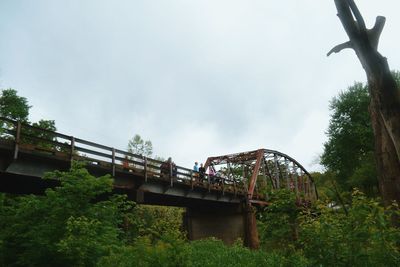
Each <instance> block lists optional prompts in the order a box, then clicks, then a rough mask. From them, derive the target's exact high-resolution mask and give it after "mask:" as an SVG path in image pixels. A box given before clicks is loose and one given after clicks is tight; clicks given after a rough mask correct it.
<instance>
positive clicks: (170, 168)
mask: <svg viewBox="0 0 400 267" xmlns="http://www.w3.org/2000/svg"><path fill="white" fill-rule="evenodd" d="M169 179H170V185H171V187H172V186H173V185H174V180H173V177H172V162H171V163H170V164H169Z"/></svg>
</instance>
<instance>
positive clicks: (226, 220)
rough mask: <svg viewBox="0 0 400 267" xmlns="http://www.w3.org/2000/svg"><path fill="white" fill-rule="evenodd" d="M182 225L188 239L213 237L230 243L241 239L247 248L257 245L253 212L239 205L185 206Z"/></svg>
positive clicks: (254, 247) (256, 246) (253, 247)
mask: <svg viewBox="0 0 400 267" xmlns="http://www.w3.org/2000/svg"><path fill="white" fill-rule="evenodd" d="M184 225H185V230H186V231H187V234H188V238H189V240H199V239H204V238H208V237H215V238H218V239H220V240H222V241H223V242H224V243H225V244H227V245H232V244H233V243H234V242H235V241H236V240H238V239H241V240H242V241H243V244H244V245H245V246H247V247H249V248H252V249H256V248H258V247H259V241H258V232H257V223H256V217H255V213H254V211H253V210H252V209H251V208H250V209H248V208H247V207H242V206H241V205H238V206H237V207H235V208H229V209H211V210H210V209H198V208H187V209H186V213H185V215H184Z"/></svg>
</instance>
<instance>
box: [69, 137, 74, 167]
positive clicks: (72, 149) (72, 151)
mask: <svg viewBox="0 0 400 267" xmlns="http://www.w3.org/2000/svg"><path fill="white" fill-rule="evenodd" d="M74 154H75V137H73V136H71V155H70V161H71V164H72V161H73V160H74Z"/></svg>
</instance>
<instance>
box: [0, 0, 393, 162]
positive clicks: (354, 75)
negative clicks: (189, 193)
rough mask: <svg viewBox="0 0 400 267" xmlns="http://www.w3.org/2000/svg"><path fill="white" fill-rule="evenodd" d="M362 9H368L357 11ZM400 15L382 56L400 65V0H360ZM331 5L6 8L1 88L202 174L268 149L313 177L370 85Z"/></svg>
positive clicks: (104, 138)
mask: <svg viewBox="0 0 400 267" xmlns="http://www.w3.org/2000/svg"><path fill="white" fill-rule="evenodd" d="M359 2H360V1H359ZM359 6H360V9H361V11H362V12H363V14H365V18H366V20H367V22H368V25H370V24H371V23H372V22H373V21H374V17H375V16H376V15H378V14H385V15H386V16H387V18H388V21H387V26H386V28H385V30H384V32H383V35H382V41H381V44H380V47H381V50H382V52H383V54H384V55H385V56H387V57H388V58H389V62H390V64H391V66H392V67H393V68H398V66H399V63H400V54H399V53H397V46H398V42H399V39H398V37H397V36H398V35H397V29H396V25H399V23H400V21H399V20H400V18H399V17H398V16H397V10H398V9H399V7H400V4H399V3H398V1H395V0H390V1H384V2H382V1H381V2H371V3H370V2H368V3H367V2H366V1H364V2H360V3H359ZM335 13H336V10H335V7H334V3H333V1H313V0H305V1H297V0H291V1H261V0H259V1H247V2H244V1H227V0H221V1H211V0H209V1H179V0H175V1H174V0H173V1H133V2H132V1H122V0H121V1H114V2H113V3H111V2H109V1H84V2H82V1H44V0H43V1H35V3H33V2H29V1H22V2H17V1H11V0H6V1H1V3H0V15H1V16H0V36H2V42H1V43H0V86H1V87H3V88H4V87H13V88H16V89H17V90H18V91H19V94H20V95H22V96H25V97H27V98H28V100H29V102H30V104H31V105H33V108H32V111H31V119H32V120H39V119H41V118H46V119H55V120H56V123H57V126H58V129H59V131H61V132H65V133H67V134H70V135H74V136H77V137H81V138H84V139H89V140H92V141H94V142H98V143H103V144H105V145H109V146H114V147H117V148H122V149H125V148H126V145H127V142H128V140H129V139H130V138H131V137H132V136H133V135H134V134H136V133H138V134H140V135H142V137H143V138H144V139H146V140H147V139H150V140H151V141H152V142H153V145H154V150H155V152H156V154H157V155H159V156H163V157H168V156H172V157H174V158H175V159H176V162H177V163H178V164H182V165H184V166H187V167H191V165H192V163H193V162H194V161H195V160H198V161H204V160H205V159H206V157H207V156H210V155H219V154H225V153H234V152H239V151H247V150H252V149H257V148H260V147H265V148H271V149H278V150H282V152H284V153H286V154H289V155H291V156H293V157H294V158H296V159H297V160H298V161H299V162H300V163H302V164H304V166H305V167H306V168H311V169H313V168H317V169H318V168H319V167H318V166H314V165H313V164H312V161H313V159H314V158H315V155H317V154H319V153H321V151H322V143H323V141H324V140H325V135H324V131H325V129H326V127H327V124H328V120H329V110H328V103H329V100H330V99H331V98H332V97H333V96H334V95H336V94H337V93H338V92H339V91H341V90H344V89H346V88H347V87H348V86H349V85H352V84H353V82H354V81H356V80H357V81H365V74H364V73H363V70H362V68H361V66H360V64H359V62H358V61H357V58H356V56H355V54H354V52H352V51H350V50H349V51H343V52H342V53H340V54H339V55H332V56H331V57H329V58H327V57H326V56H325V54H326V52H327V51H329V49H330V48H331V47H333V46H334V45H336V44H337V43H340V42H342V41H345V40H346V39H347V37H346V35H345V32H344V30H343V29H342V27H341V25H340V22H339V20H338V19H337V17H336V16H335Z"/></svg>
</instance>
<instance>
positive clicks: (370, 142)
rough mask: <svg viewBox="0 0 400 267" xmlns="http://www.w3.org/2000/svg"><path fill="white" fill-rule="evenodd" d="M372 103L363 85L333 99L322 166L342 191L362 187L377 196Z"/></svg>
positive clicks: (349, 89)
mask: <svg viewBox="0 0 400 267" xmlns="http://www.w3.org/2000/svg"><path fill="white" fill-rule="evenodd" d="M369 102H370V98H369V94H368V88H367V87H366V86H364V85H363V84H361V83H355V84H354V85H353V86H350V87H349V88H348V90H347V91H345V92H342V93H340V94H339V96H338V97H334V98H333V100H332V101H331V103H330V109H331V110H332V111H333V113H332V115H331V120H330V122H329V127H328V131H327V135H328V141H327V142H326V143H325V144H324V152H323V154H322V156H321V163H322V165H324V166H325V167H326V168H327V171H328V172H331V173H333V174H334V175H335V179H336V180H337V182H338V183H339V185H341V186H342V188H344V189H346V190H347V189H348V190H350V189H351V188H352V187H359V188H361V189H362V190H363V191H365V192H367V193H369V194H374V193H376V192H377V178H376V169H375V162H374V157H373V151H374V138H373V132H372V127H371V121H370V118H369V114H368V105H369Z"/></svg>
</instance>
